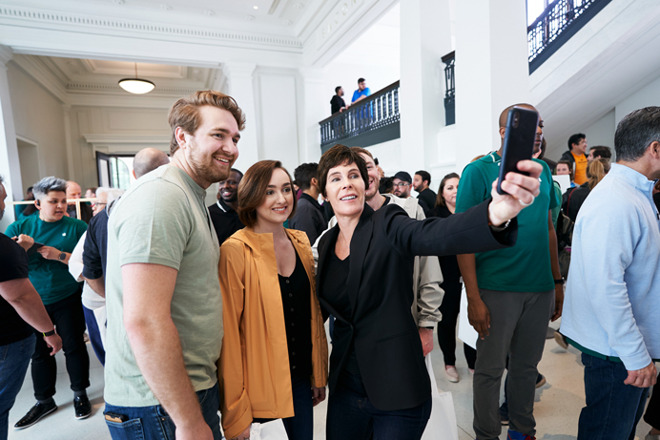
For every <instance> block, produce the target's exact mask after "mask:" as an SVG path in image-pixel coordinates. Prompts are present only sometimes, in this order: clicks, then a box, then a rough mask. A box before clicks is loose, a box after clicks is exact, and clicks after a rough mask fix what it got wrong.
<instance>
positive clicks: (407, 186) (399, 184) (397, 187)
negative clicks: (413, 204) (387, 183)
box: [392, 171, 412, 199]
mask: <svg viewBox="0 0 660 440" xmlns="http://www.w3.org/2000/svg"><path fill="white" fill-rule="evenodd" d="M392 184H393V185H394V195H395V196H397V197H401V198H402V199H407V198H408V197H410V190H411V189H412V177H410V174H408V173H407V172H405V171H399V172H398V173H396V174H395V175H394V179H392Z"/></svg>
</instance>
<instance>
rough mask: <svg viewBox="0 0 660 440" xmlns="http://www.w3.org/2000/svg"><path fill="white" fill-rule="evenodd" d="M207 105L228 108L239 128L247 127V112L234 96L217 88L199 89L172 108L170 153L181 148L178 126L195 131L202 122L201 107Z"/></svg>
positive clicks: (169, 119)
mask: <svg viewBox="0 0 660 440" xmlns="http://www.w3.org/2000/svg"><path fill="white" fill-rule="evenodd" d="M205 105H210V106H213V107H218V108H221V109H223V110H227V111H228V112H229V113H231V114H232V116H233V117H234V119H235V120H236V124H238V129H239V130H243V129H244V128H245V114H244V113H243V111H242V110H241V108H240V107H239V106H238V104H237V103H236V100H234V98H232V97H231V96H229V95H225V94H224V93H221V92H217V91H215V90H199V91H197V92H195V93H193V94H192V95H190V96H188V97H185V98H181V99H179V100H178V101H177V102H175V103H174V105H173V106H172V108H171V109H170V114H169V116H168V117H167V120H168V122H169V123H170V128H171V129H172V139H171V140H170V155H173V154H174V152H175V151H176V150H178V149H179V143H178V142H177V141H176V136H175V134H174V132H175V130H176V128H177V127H181V128H182V129H183V131H185V132H186V133H188V134H193V133H195V131H197V128H199V124H200V123H201V118H200V116H199V108H200V107H202V106H205Z"/></svg>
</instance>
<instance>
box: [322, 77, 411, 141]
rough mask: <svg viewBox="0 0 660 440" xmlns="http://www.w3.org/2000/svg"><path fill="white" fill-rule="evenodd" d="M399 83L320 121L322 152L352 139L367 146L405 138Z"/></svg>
mask: <svg viewBox="0 0 660 440" xmlns="http://www.w3.org/2000/svg"><path fill="white" fill-rule="evenodd" d="M400 120H401V115H400V113H399V81H397V82H395V83H392V84H390V85H389V86H387V87H385V88H384V89H381V90H379V91H378V92H376V93H374V94H373V95H371V96H369V97H367V98H365V99H363V100H362V101H359V102H357V103H355V104H353V105H351V106H349V108H348V109H347V110H344V111H343V112H338V113H335V114H334V115H332V116H330V117H329V118H326V119H324V120H322V121H321V122H319V125H320V128H321V150H322V151H324V152H325V150H327V149H328V148H330V147H332V146H333V145H335V144H337V143H346V142H347V140H348V139H350V140H351V142H350V143H351V146H354V145H358V146H362V147H366V146H369V145H374V144H378V143H381V142H385V141H388V140H392V139H398V138H399V137H400V136H401V131H400Z"/></svg>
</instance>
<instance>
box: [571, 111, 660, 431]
mask: <svg viewBox="0 0 660 440" xmlns="http://www.w3.org/2000/svg"><path fill="white" fill-rule="evenodd" d="M614 142H615V148H616V157H617V163H615V164H613V165H612V169H611V170H610V172H609V173H608V174H607V176H605V178H604V179H603V180H602V181H601V182H600V183H599V184H598V186H596V187H595V188H594V189H593V190H592V191H591V193H590V194H589V197H588V198H587V200H585V202H584V205H582V208H581V209H580V213H579V214H578V217H577V221H576V223H575V229H574V230H573V245H572V246H573V247H572V255H571V267H570V270H569V272H568V282H567V286H566V299H565V301H564V317H563V319H562V323H561V332H562V333H563V334H564V335H565V336H566V339H567V340H568V342H569V343H570V344H571V345H573V346H575V347H576V348H578V349H579V350H580V351H582V363H583V364H584V385H585V398H586V403H587V405H586V406H585V407H584V408H583V409H582V412H581V413H580V421H579V425H578V440H586V439H595V438H598V439H601V440H608V439H627V438H633V437H634V436H635V426H636V425H637V422H638V421H639V419H640V417H641V414H642V411H643V410H644V405H645V403H646V396H647V394H648V388H649V387H650V386H652V385H653V384H655V383H656V375H657V371H656V367H655V365H654V364H653V363H654V362H657V361H659V360H660V332H658V326H657V319H658V316H659V315H660V252H658V249H660V214H658V210H657V209H656V207H655V205H654V203H653V199H652V195H651V194H652V191H653V185H654V182H653V180H655V179H658V178H660V107H647V108H644V109H641V110H637V111H634V112H632V113H630V114H629V115H627V116H626V117H625V118H623V120H621V122H620V123H619V125H618V127H617V129H616V133H615V135H614Z"/></svg>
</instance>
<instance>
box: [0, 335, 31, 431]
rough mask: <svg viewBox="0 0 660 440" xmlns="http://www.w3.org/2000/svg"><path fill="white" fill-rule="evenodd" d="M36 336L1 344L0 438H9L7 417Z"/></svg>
mask: <svg viewBox="0 0 660 440" xmlns="http://www.w3.org/2000/svg"><path fill="white" fill-rule="evenodd" d="M34 343H35V336H34V335H30V336H28V337H27V338H25V339H21V340H20V341H16V342H13V343H11V344H7V345H3V346H0V440H6V439H7V419H8V418H9V410H10V409H11V407H12V406H14V401H15V400H16V395H17V394H18V392H19V391H20V390H21V386H23V380H24V379H25V373H26V372H27V368H28V365H30V356H32V353H33V352H34Z"/></svg>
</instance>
